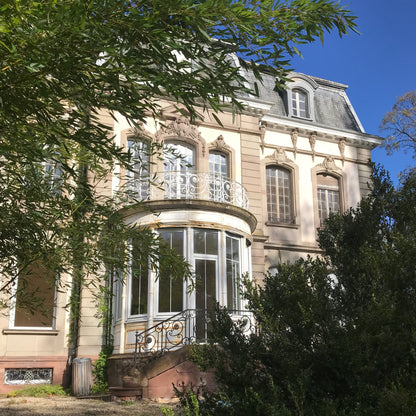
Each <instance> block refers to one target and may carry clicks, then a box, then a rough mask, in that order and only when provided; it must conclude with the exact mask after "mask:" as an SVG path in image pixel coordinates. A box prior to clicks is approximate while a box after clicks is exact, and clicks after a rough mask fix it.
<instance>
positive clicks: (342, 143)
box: [338, 139, 345, 166]
mask: <svg viewBox="0 0 416 416" xmlns="http://www.w3.org/2000/svg"><path fill="white" fill-rule="evenodd" d="M338 148H339V152H340V154H341V158H342V166H344V161H345V139H340V141H339V143H338Z"/></svg>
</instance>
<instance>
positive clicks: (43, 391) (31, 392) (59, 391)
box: [7, 384, 68, 397]
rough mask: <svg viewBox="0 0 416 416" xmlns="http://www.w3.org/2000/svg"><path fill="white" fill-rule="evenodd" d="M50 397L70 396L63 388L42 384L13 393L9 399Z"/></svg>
mask: <svg viewBox="0 0 416 416" xmlns="http://www.w3.org/2000/svg"><path fill="white" fill-rule="evenodd" d="M48 396H68V393H67V392H66V391H65V390H64V389H63V388H62V386H58V385H54V384H42V385H37V386H27V387H23V388H22V389H19V390H13V391H11V392H10V393H9V394H8V395H7V397H48Z"/></svg>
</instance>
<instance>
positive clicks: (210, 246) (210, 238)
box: [205, 230, 218, 254]
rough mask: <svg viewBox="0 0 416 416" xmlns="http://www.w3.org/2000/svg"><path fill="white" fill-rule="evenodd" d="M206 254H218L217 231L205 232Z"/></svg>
mask: <svg viewBox="0 0 416 416" xmlns="http://www.w3.org/2000/svg"><path fill="white" fill-rule="evenodd" d="M205 235H206V254H217V253H218V231H214V230H206V234H205Z"/></svg>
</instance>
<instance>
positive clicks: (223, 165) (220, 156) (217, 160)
mask: <svg viewBox="0 0 416 416" xmlns="http://www.w3.org/2000/svg"><path fill="white" fill-rule="evenodd" d="M209 173H211V174H213V175H215V176H222V177H225V178H229V176H230V167H229V162H228V156H227V155H226V154H224V153H222V152H218V151H210V152H209Z"/></svg>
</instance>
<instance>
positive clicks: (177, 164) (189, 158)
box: [164, 142, 195, 172]
mask: <svg viewBox="0 0 416 416" xmlns="http://www.w3.org/2000/svg"><path fill="white" fill-rule="evenodd" d="M164 167H165V172H172V171H193V169H194V167H195V158H194V149H193V148H192V147H191V146H187V145H185V144H182V143H175V142H173V143H166V144H165V145H164Z"/></svg>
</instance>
